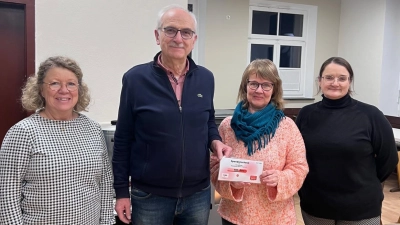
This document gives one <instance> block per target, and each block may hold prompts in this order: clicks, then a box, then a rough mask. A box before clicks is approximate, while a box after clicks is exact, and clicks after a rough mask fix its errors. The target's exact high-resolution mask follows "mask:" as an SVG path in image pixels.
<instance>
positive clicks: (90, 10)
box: [35, 0, 187, 123]
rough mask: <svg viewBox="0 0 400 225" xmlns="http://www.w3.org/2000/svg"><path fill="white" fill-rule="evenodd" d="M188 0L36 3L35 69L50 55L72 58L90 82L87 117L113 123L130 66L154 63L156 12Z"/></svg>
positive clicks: (50, 0) (57, 0)
mask: <svg viewBox="0 0 400 225" xmlns="http://www.w3.org/2000/svg"><path fill="white" fill-rule="evenodd" d="M173 3H174V4H180V5H182V6H186V5H187V0H151V1H144V0H113V1H109V0H68V1H61V0H36V5H35V7H36V9H35V11H36V12H35V14H36V15H35V16H36V19H35V22H36V24H35V26H36V69H37V67H38V66H39V64H40V62H42V61H44V60H45V59H46V58H48V57H50V56H54V55H64V56H68V57H71V58H73V59H75V60H76V61H77V62H78V63H79V64H80V66H81V68H82V70H83V74H84V77H83V79H84V81H85V82H86V83H87V84H88V86H89V88H90V91H91V96H92V104H91V106H90V108H89V112H87V113H85V114H86V115H88V116H89V117H90V118H92V119H94V120H96V121H98V122H100V123H103V122H104V123H109V122H110V120H115V119H117V116H118V105H119V95H120V90H121V78H122V75H123V73H125V72H126V71H127V70H128V69H129V68H131V67H132V66H134V65H136V64H139V63H144V62H148V61H150V60H152V58H153V56H154V54H155V53H157V52H158V51H159V49H160V48H159V46H158V45H156V42H155V38H154V32H153V31H154V29H155V27H156V21H157V13H158V11H159V10H160V9H161V8H162V7H164V6H166V5H169V4H173Z"/></svg>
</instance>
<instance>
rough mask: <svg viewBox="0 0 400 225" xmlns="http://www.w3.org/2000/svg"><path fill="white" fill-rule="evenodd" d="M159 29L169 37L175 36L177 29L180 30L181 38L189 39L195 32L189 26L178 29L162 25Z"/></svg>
mask: <svg viewBox="0 0 400 225" xmlns="http://www.w3.org/2000/svg"><path fill="white" fill-rule="evenodd" d="M160 30H161V31H163V32H164V34H165V36H167V37H170V38H174V37H175V36H176V34H177V33H178V31H180V32H181V37H182V39H185V40H188V39H191V38H192V37H193V34H195V32H194V31H192V30H191V29H189V28H184V29H181V30H179V29H176V28H175V27H164V28H160Z"/></svg>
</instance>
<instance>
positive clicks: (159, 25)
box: [156, 4, 197, 33]
mask: <svg viewBox="0 0 400 225" xmlns="http://www.w3.org/2000/svg"><path fill="white" fill-rule="evenodd" d="M172 9H181V10H183V11H185V12H187V13H188V14H189V15H190V16H191V17H192V19H193V21H194V32H196V33H197V19H196V16H195V15H194V14H193V13H192V12H190V11H189V10H188V9H186V8H183V7H182V6H181V5H177V4H172V5H168V6H165V7H164V8H162V9H161V10H160V11H159V12H158V18H157V27H156V30H158V29H160V28H161V27H162V25H163V24H162V20H161V19H162V17H163V16H164V14H165V13H166V12H168V11H169V10H172Z"/></svg>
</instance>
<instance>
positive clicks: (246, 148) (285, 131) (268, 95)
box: [210, 59, 308, 225]
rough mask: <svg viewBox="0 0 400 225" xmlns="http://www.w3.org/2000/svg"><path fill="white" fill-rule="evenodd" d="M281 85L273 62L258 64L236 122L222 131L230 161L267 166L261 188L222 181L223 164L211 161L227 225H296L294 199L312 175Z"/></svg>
mask: <svg viewBox="0 0 400 225" xmlns="http://www.w3.org/2000/svg"><path fill="white" fill-rule="evenodd" d="M282 95H283V90H282V81H281V79H280V78H279V75H278V71H277V69H276V67H275V65H274V63H273V62H271V61H270V60H267V59H263V60H254V61H252V62H251V63H250V65H248V66H247V68H246V70H245V71H244V73H243V77H242V82H241V84H240V87H239V93H238V101H239V104H238V105H237V107H236V109H235V112H234V114H233V116H232V117H227V118H225V119H224V120H223V121H222V123H221V125H220V127H219V132H220V135H221V137H222V140H223V142H224V143H225V144H227V145H229V146H231V147H232V149H233V150H232V155H231V156H230V157H231V158H240V159H246V160H256V161H263V162H264V168H263V173H262V174H261V175H260V181H261V183H260V184H254V183H253V184H250V183H243V182H229V181H219V180H218V172H219V160H218V158H216V157H215V156H212V157H211V163H210V168H211V179H212V183H213V184H214V186H215V188H216V190H217V191H218V192H219V194H221V196H222V200H221V203H220V206H219V209H218V212H219V214H220V215H221V217H222V224H223V225H232V224H236V225H252V224H254V225H260V224H263V225H286V224H288V225H295V224H296V212H295V208H294V200H293V195H294V194H296V192H297V191H298V190H299V189H300V187H301V186H302V184H303V181H304V179H305V177H306V175H307V173H308V164H307V161H306V153H305V147H304V142H303V139H302V136H301V134H300V132H299V130H298V129H297V126H296V125H295V123H294V122H293V121H292V120H291V119H289V118H286V117H285V115H284V114H283V112H282V110H283V99H282Z"/></svg>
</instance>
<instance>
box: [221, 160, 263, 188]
mask: <svg viewBox="0 0 400 225" xmlns="http://www.w3.org/2000/svg"><path fill="white" fill-rule="evenodd" d="M263 165H264V163H263V162H262V161H253V160H245V159H234V158H225V157H223V158H222V159H221V161H220V162H219V174H218V180H221V181H241V182H248V183H260V175H261V173H262V171H263Z"/></svg>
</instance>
